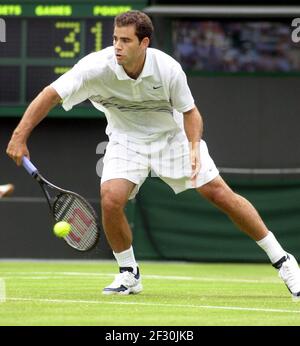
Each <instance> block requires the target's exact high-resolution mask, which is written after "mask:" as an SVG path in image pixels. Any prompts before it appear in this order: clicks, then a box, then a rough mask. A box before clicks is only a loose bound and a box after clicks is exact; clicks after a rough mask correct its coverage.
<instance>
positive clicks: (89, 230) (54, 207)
mask: <svg viewBox="0 0 300 346" xmlns="http://www.w3.org/2000/svg"><path fill="white" fill-rule="evenodd" d="M22 163H23V167H24V168H25V169H26V171H27V172H28V173H29V174H30V175H31V176H32V177H33V178H34V179H35V180H36V181H37V182H38V183H39V185H40V186H41V188H42V190H43V192H44V195H45V197H46V200H47V202H48V205H49V208H50V212H51V215H52V216H53V219H54V221H55V223H56V222H58V221H66V222H68V223H69V224H70V225H71V231H70V233H69V234H68V235H67V236H65V237H63V239H64V240H65V241H66V242H67V244H68V245H70V246H71V247H72V248H74V249H76V250H79V251H88V250H90V249H92V248H93V247H94V246H95V245H96V244H97V242H98V239H99V231H100V226H99V223H98V220H97V217H96V214H95V211H94V209H93V207H92V206H91V205H90V204H89V203H88V202H87V201H86V200H85V199H84V198H83V197H81V196H80V195H78V194H77V193H75V192H72V191H68V190H64V189H61V188H60V187H58V186H55V185H54V184H52V183H50V182H49V181H48V180H46V179H45V178H44V177H43V176H42V175H41V174H40V173H39V171H38V169H37V168H36V167H35V166H34V165H33V163H32V162H31V161H30V160H29V159H28V158H27V157H25V156H24V157H23V161H22ZM50 191H51V192H52V197H51V195H50Z"/></svg>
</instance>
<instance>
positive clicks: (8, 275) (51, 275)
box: [1, 272, 282, 284]
mask: <svg viewBox="0 0 300 346" xmlns="http://www.w3.org/2000/svg"><path fill="white" fill-rule="evenodd" d="M16 274H17V275H16ZM27 274H28V275H27ZM32 275H34V276H32ZM115 275H116V274H115V273H86V272H85V273H83V272H17V273H16V272H3V273H2V274H1V277H4V278H5V279H14V278H19V279H30V280H38V279H40V280H43V279H44V280H46V279H60V278H63V277H64V276H65V277H68V278H72V277H73V278H78V277H84V278H87V277H89V278H90V279H91V278H101V277H114V276H115ZM142 278H143V279H146V280H147V279H149V280H150V279H154V280H173V281H176V280H178V281H200V282H201V281H207V282H216V281H217V282H237V283H243V282H244V283H254V284H258V283H261V284H266V283H270V284H273V283H276V284H277V283H282V281H281V280H279V279H269V280H266V279H263V280H255V279H236V278H220V277H193V276H172V275H167V276H163V275H142Z"/></svg>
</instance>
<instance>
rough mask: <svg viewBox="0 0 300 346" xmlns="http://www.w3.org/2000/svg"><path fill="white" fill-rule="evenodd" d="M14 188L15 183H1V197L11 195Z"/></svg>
mask: <svg viewBox="0 0 300 346" xmlns="http://www.w3.org/2000/svg"><path fill="white" fill-rule="evenodd" d="M14 190H15V187H14V185H13V184H5V185H0V198H2V197H7V196H10V195H11V194H12V193H13V192H14Z"/></svg>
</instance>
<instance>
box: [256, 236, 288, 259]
mask: <svg viewBox="0 0 300 346" xmlns="http://www.w3.org/2000/svg"><path fill="white" fill-rule="evenodd" d="M256 244H257V245H259V246H260V247H261V248H262V249H263V250H264V251H265V252H266V254H267V255H268V256H269V258H270V261H271V263H273V264H274V263H276V262H278V261H279V260H280V259H281V258H282V257H283V256H286V251H284V250H283V248H282V247H281V245H280V244H279V243H278V241H277V239H276V238H275V236H274V234H273V233H272V232H270V231H269V233H268V235H267V236H265V237H264V238H263V239H261V240H259V241H257V242H256Z"/></svg>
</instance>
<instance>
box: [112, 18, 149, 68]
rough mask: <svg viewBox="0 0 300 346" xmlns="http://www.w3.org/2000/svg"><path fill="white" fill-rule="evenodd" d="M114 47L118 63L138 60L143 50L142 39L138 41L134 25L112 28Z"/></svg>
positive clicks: (130, 62) (127, 63) (123, 63)
mask: <svg viewBox="0 0 300 346" xmlns="http://www.w3.org/2000/svg"><path fill="white" fill-rule="evenodd" d="M113 39H114V48H115V55H116V58H117V62H118V64H119V65H122V66H127V65H132V64H134V63H135V62H137V61H138V60H139V58H140V57H141V56H142V55H143V53H144V51H145V48H146V47H145V44H144V40H145V39H143V40H142V41H141V42H139V39H138V37H137V36H136V34H135V26H134V25H128V26H121V27H118V26H115V28H114V36H113Z"/></svg>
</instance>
